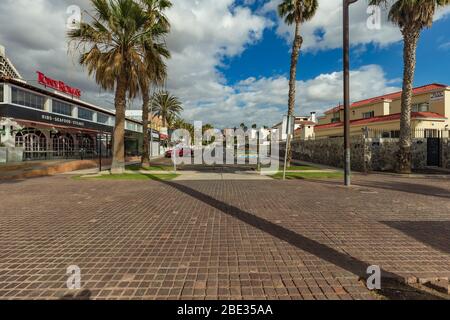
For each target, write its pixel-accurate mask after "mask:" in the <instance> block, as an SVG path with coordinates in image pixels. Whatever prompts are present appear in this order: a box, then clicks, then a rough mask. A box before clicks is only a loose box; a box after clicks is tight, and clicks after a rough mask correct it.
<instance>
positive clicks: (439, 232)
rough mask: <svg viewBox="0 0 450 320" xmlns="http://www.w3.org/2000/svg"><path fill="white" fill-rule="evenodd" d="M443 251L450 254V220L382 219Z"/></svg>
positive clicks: (390, 225) (388, 224)
mask: <svg viewBox="0 0 450 320" xmlns="http://www.w3.org/2000/svg"><path fill="white" fill-rule="evenodd" d="M380 222H381V223H384V224H385V225H387V226H389V227H391V228H394V229H397V230H399V231H401V232H403V233H404V234H406V235H407V236H409V237H411V238H414V239H416V240H418V241H420V242H422V243H424V244H426V245H429V246H431V247H433V248H434V249H436V250H439V251H441V252H443V253H447V254H450V221H380Z"/></svg>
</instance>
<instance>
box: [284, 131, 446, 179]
mask: <svg viewBox="0 0 450 320" xmlns="http://www.w3.org/2000/svg"><path fill="white" fill-rule="evenodd" d="M388 133H389V135H388ZM411 137H412V140H411V142H412V144H411V153H412V166H413V168H414V169H422V168H425V167H427V166H439V167H443V168H449V169H450V138H449V132H448V131H447V130H430V129H423V130H422V129H417V130H413V131H412V132H411ZM398 142H399V139H398V134H397V133H396V132H386V131H382V130H372V129H371V130H365V131H364V132H363V134H361V135H353V136H352V137H351V159H352V169H353V170H356V171H363V172H370V171H394V170H395V169H396V167H397V164H398V160H397V154H398ZM284 148H285V144H281V145H280V151H281V153H284ZM343 148H344V139H343V138H342V137H339V138H326V139H318V140H294V141H293V142H292V152H293V158H294V159H296V160H304V161H310V162H315V163H319V164H324V165H329V166H334V167H341V168H342V167H343V166H344V157H343Z"/></svg>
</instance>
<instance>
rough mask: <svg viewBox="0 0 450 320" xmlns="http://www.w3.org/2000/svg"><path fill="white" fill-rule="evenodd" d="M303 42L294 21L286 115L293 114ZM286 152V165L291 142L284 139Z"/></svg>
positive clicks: (288, 159)
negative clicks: (298, 65)
mask: <svg viewBox="0 0 450 320" xmlns="http://www.w3.org/2000/svg"><path fill="white" fill-rule="evenodd" d="M302 43H303V38H302V37H301V36H300V23H299V22H296V23H295V37H294V42H293V44H292V55H291V70H290V76H289V102H288V116H293V115H294V110H295V89H296V85H297V63H298V55H299V53H300V48H301V46H302ZM286 152H287V153H288V158H287V166H288V167H290V166H291V160H292V147H291V143H289V145H287V141H286Z"/></svg>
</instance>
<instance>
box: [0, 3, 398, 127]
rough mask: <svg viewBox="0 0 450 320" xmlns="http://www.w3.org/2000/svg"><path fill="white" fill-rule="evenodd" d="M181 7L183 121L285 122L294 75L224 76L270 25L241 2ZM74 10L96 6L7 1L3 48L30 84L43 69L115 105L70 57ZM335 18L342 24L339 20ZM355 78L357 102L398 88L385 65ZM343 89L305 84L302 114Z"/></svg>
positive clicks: (177, 51) (172, 83)
mask: <svg viewBox="0 0 450 320" xmlns="http://www.w3.org/2000/svg"><path fill="white" fill-rule="evenodd" d="M173 3H174V6H173V8H172V9H171V10H170V12H169V13H168V15H169V18H170V20H171V23H172V33H171V35H170V37H169V39H168V45H169V47H170V49H171V52H172V59H171V60H170V61H169V79H168V84H167V87H168V89H169V90H171V91H172V92H173V93H174V94H176V95H178V96H179V97H180V98H181V100H182V101H183V103H184V107H185V112H184V114H183V116H184V117H186V118H187V119H188V120H203V121H204V122H211V123H213V124H215V125H217V126H234V125H239V124H240V123H241V122H243V121H245V123H248V124H252V123H255V122H256V123H258V124H267V125H271V124H273V123H274V122H277V121H279V119H280V118H281V116H282V115H283V114H284V113H285V112H286V108H287V91H288V79H287V78H286V77H284V76H276V75H275V76H273V77H269V78H248V79H243V80H242V81H240V82H239V83H237V84H236V85H234V86H233V85H229V84H227V82H226V79H224V76H223V74H221V73H220V72H219V71H218V70H217V67H218V66H220V65H221V64H222V61H223V58H224V57H233V56H237V55H240V54H241V53H242V52H243V51H245V49H246V47H247V46H249V45H252V44H253V43H255V42H256V41H259V40H260V39H261V37H262V35H263V31H264V30H265V29H266V28H268V27H270V26H271V23H270V21H268V19H267V18H266V17H264V16H263V15H261V14H256V13H254V12H251V11H250V10H249V9H248V8H247V7H245V6H237V5H236V3H235V2H234V1H233V0H215V1H211V0H190V1H188V0H174V1H173ZM247 3H252V1H250V2H247ZM323 3H325V4H326V3H329V4H330V3H331V2H327V1H321V4H323ZM70 4H78V5H80V6H81V7H82V8H86V9H89V5H88V4H89V1H88V0H64V1H59V0H58V1H57V0H33V1H31V0H2V1H0V30H2V32H1V33H0V43H1V44H3V45H5V46H6V48H7V51H8V53H9V56H10V58H11V59H12V60H13V62H14V63H15V64H16V66H17V67H18V69H19V71H20V72H21V73H22V74H23V75H24V76H25V78H27V79H35V73H34V72H35V71H36V70H41V71H44V72H47V73H48V74H49V75H50V76H52V77H54V78H57V79H61V80H65V81H67V82H68V83H71V84H72V85H74V86H77V87H79V88H81V89H82V90H83V99H85V100H88V101H92V102H94V103H98V104H99V105H102V106H104V107H112V104H111V103H112V101H113V95H112V93H110V92H99V88H98V86H97V85H96V84H95V82H94V81H93V79H91V78H89V77H88V76H87V74H86V72H85V71H83V70H82V69H81V68H80V67H79V66H78V65H77V64H76V59H75V58H74V57H69V56H68V55H67V43H66V38H65V22H66V19H67V16H66V8H67V7H68V6H69V5H70ZM335 7H336V6H335V5H332V6H331V7H330V8H331V9H333V8H335ZM320 16H321V17H322V21H324V22H321V23H319V22H318V23H317V25H325V26H328V24H327V23H326V20H327V18H329V17H326V15H323V14H322V15H320ZM328 20H330V21H334V20H336V21H337V20H339V18H338V17H337V16H336V14H335V15H334V16H333V18H332V19H331V18H330V19H328ZM336 21H335V22H333V23H334V24H333V23H331V26H333V25H336V24H337V22H336ZM310 28H311V27H310ZM327 32H328V33H326V36H325V38H324V39H326V40H325V42H327V43H329V44H326V45H325V44H321V45H323V46H324V47H327V46H333V45H332V43H333V42H332V41H331V42H330V37H331V36H329V34H338V33H339V30H335V29H333V28H331V29H330V30H329V31H327ZM336 37H337V36H336ZM338 42H340V37H338V38H336V39H335V44H336V45H337V44H338ZM287 63H288V62H287ZM352 79H353V81H352V84H353V89H352V93H353V99H356V100H357V99H362V98H365V97H368V96H373V95H376V94H382V93H385V92H387V91H392V90H396V89H397V88H393V87H391V84H390V83H391V81H392V79H386V77H385V75H384V73H383V70H382V69H381V67H379V66H373V65H371V66H366V67H362V68H360V69H358V70H354V71H353V72H352ZM341 83H342V73H339V72H335V73H329V74H322V75H319V76H317V77H315V78H313V79H310V80H308V81H299V82H298V84H297V85H298V89H297V102H298V106H299V108H297V113H301V114H308V113H309V112H310V111H319V112H320V111H323V110H324V109H326V108H327V107H329V106H332V105H335V104H337V103H338V102H339V101H340V100H341V96H342V94H341V91H342V90H341ZM138 106H139V102H138V101H135V103H134V107H135V108H137V107H138Z"/></svg>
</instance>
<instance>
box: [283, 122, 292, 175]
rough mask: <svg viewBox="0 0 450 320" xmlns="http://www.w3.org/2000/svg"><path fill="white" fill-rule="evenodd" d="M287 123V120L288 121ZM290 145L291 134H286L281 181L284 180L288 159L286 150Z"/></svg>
mask: <svg viewBox="0 0 450 320" xmlns="http://www.w3.org/2000/svg"><path fill="white" fill-rule="evenodd" d="M288 123H289V120H288ZM290 144H291V134H290V133H288V135H287V139H286V148H284V168H283V180H286V170H287V158H288V149H289V146H290Z"/></svg>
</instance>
